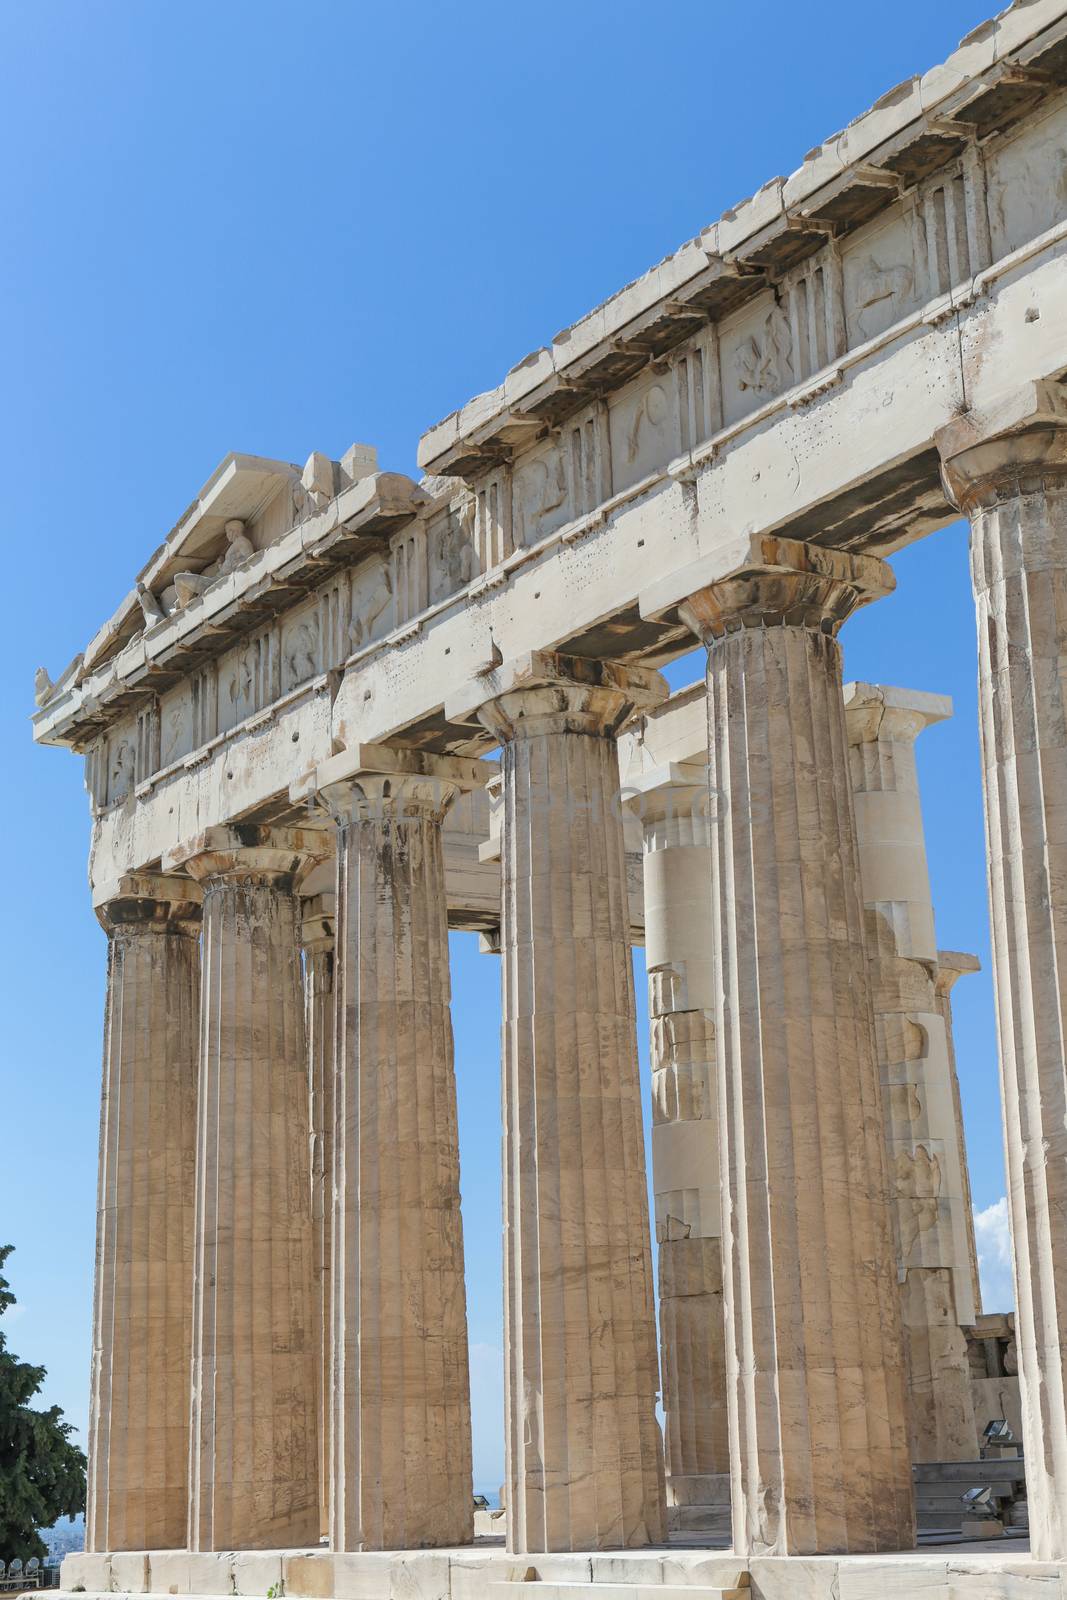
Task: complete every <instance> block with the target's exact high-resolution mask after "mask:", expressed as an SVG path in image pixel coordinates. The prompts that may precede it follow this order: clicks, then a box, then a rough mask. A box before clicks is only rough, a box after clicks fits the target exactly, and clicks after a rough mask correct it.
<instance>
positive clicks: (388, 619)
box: [348, 556, 393, 652]
mask: <svg viewBox="0 0 1067 1600" xmlns="http://www.w3.org/2000/svg"><path fill="white" fill-rule="evenodd" d="M392 626H393V580H392V575H391V573H390V571H389V566H388V564H387V563H386V562H385V561H384V560H383V559H382V558H381V557H380V556H379V557H378V558H377V559H376V560H373V561H367V562H364V564H363V565H362V566H361V567H357V569H356V571H355V573H354V574H353V576H352V620H351V622H350V623H349V626H348V645H349V651H350V652H352V651H355V650H362V649H363V648H364V647H365V646H366V645H368V644H370V643H371V642H372V641H373V640H375V639H380V638H381V637H382V635H383V634H385V633H388V632H389V629H390V628H391V627H392Z"/></svg>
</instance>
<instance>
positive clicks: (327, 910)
mask: <svg viewBox="0 0 1067 1600" xmlns="http://www.w3.org/2000/svg"><path fill="white" fill-rule="evenodd" d="M302 910H303V921H302V923H301V929H300V943H301V947H302V948H303V951H304V1030H305V1033H306V1034H307V1047H308V1114H309V1119H310V1124H311V1130H310V1131H311V1289H312V1315H313V1317H314V1338H315V1344H316V1346H317V1347H318V1350H319V1360H318V1387H317V1391H316V1406H315V1415H316V1421H317V1425H318V1440H319V1532H320V1534H328V1533H329V1531H330V1509H329V1508H330V1459H331V1452H330V1410H331V1402H330V1393H331V1380H330V1350H331V1345H332V1339H331V1319H330V1257H331V1239H332V1233H333V1128H334V1093H335V1074H334V1056H333V1040H334V992H333V964H334V926H335V920H336V917H335V904H334V896H333V895H332V894H317V895H313V896H310V897H309V898H307V899H305V900H304V902H303V906H302Z"/></svg>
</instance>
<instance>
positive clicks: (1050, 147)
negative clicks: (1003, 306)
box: [986, 99, 1067, 259]
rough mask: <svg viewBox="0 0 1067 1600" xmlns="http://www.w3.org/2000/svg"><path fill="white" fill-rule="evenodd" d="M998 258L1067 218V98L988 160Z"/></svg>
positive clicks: (993, 228) (992, 218) (1004, 144)
mask: <svg viewBox="0 0 1067 1600" xmlns="http://www.w3.org/2000/svg"><path fill="white" fill-rule="evenodd" d="M986 166H987V171H988V175H989V222H990V229H991V232H992V244H993V256H994V259H995V258H996V257H998V256H1003V255H1007V254H1008V253H1009V251H1012V250H1017V249H1018V248H1019V246H1020V245H1023V244H1026V242H1027V240H1029V239H1033V238H1035V237H1036V235H1038V234H1039V233H1044V232H1045V230H1046V229H1047V228H1051V227H1053V226H1054V224H1055V223H1057V222H1062V221H1063V219H1064V217H1065V216H1067V99H1061V100H1059V101H1058V103H1057V104H1056V105H1055V106H1054V107H1053V108H1052V109H1051V110H1050V111H1049V113H1048V114H1047V115H1046V116H1044V117H1041V118H1040V119H1038V120H1036V121H1034V122H1031V123H1028V124H1027V125H1025V126H1024V127H1023V128H1022V129H1021V130H1020V131H1019V133H1017V134H1016V135H1015V136H1014V137H1012V138H1009V139H1007V140H1005V142H1004V143H1003V144H1002V145H1001V146H1000V148H999V149H993V150H990V151H989V153H988V154H987V156H986Z"/></svg>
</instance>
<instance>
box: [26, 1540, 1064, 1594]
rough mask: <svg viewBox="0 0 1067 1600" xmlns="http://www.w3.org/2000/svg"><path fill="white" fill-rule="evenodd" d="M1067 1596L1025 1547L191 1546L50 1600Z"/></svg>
mask: <svg viewBox="0 0 1067 1600" xmlns="http://www.w3.org/2000/svg"><path fill="white" fill-rule="evenodd" d="M518 1584H522V1585H524V1588H523V1593H524V1595H525V1596H526V1597H527V1600H580V1597H582V1596H588V1597H589V1600H669V1597H672V1596H673V1597H678V1600H681V1597H683V1596H684V1600H1067V1561H1058V1562H1039V1561H1034V1560H1032V1559H1031V1557H1030V1554H1029V1548H1028V1545H1027V1542H1026V1540H1025V1539H1023V1538H1018V1539H1003V1540H997V1541H995V1542H994V1541H990V1542H987V1543H974V1542H964V1541H955V1542H952V1543H944V1544H935V1543H929V1544H926V1545H924V1547H923V1548H920V1549H919V1550H917V1551H909V1552H907V1553H901V1554H899V1555H895V1554H894V1555H877V1556H860V1555H857V1556H810V1557H801V1556H795V1557H756V1558H754V1559H752V1560H751V1561H749V1562H747V1563H746V1562H744V1561H742V1560H741V1559H739V1558H738V1557H737V1556H733V1555H731V1554H730V1553H729V1552H728V1551H722V1550H714V1549H711V1548H708V1547H707V1546H705V1547H696V1546H694V1545H691V1544H690V1545H680V1544H679V1545H675V1544H671V1545H668V1546H662V1547H656V1548H654V1549H646V1550H619V1551H611V1552H603V1553H600V1554H595V1555H579V1554H569V1555H536V1554H535V1555H509V1554H507V1552H506V1551H505V1550H504V1549H503V1546H502V1543H501V1542H500V1541H493V1540H488V1539H486V1540H479V1541H477V1542H476V1543H475V1544H474V1545H473V1546H470V1547H469V1548H465V1549H455V1550H411V1551H384V1552H378V1551H367V1552H363V1553H357V1554H348V1555H333V1554H331V1553H330V1552H329V1551H327V1550H276V1551H242V1552H223V1553H218V1554H190V1553H189V1552H187V1551H182V1550H160V1551H149V1552H133V1553H123V1554H121V1555H85V1554H80V1555H70V1556H67V1558H66V1560H65V1561H64V1562H63V1569H62V1590H61V1591H60V1592H59V1593H58V1594H57V1595H56V1596H55V1597H54V1600H67V1597H68V1596H69V1597H71V1600H73V1597H74V1596H75V1595H78V1596H80V1597H81V1600H94V1597H95V1596H97V1595H101V1596H102V1595H114V1594H131V1595H134V1594H135V1595H153V1596H156V1595H158V1596H161V1597H162V1596H167V1595H197V1596H222V1595H227V1596H233V1595H247V1596H249V1597H253V1596H255V1597H258V1600H278V1597H280V1596H284V1597H286V1600H289V1597H301V1600H304V1597H306V1600H500V1597H505V1596H507V1595H509V1594H511V1593H512V1592H513V1588H514V1586H515V1585H518Z"/></svg>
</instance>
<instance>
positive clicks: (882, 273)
mask: <svg viewBox="0 0 1067 1600" xmlns="http://www.w3.org/2000/svg"><path fill="white" fill-rule="evenodd" d="M917 242H918V241H917V219H916V215H915V208H914V206H911V205H909V206H907V207H904V206H899V207H898V208H897V209H896V211H895V213H894V215H893V216H892V217H891V218H890V219H889V220H888V221H887V222H886V223H885V224H883V226H881V227H880V228H876V229H874V230H867V229H864V230H863V233H862V234H861V235H860V236H859V237H858V238H857V239H856V241H855V242H854V243H852V244H850V245H849V246H848V247H847V248H846V249H845V250H844V251H843V253H842V271H843V276H844V291H845V323H846V331H847V342H848V345H849V347H850V348H852V347H854V346H856V345H860V344H865V343H866V342H867V340H868V339H876V338H877V337H878V336H879V335H880V334H882V333H884V332H885V331H886V329H887V328H891V327H892V326H893V324H894V323H895V322H899V321H900V320H901V318H902V317H905V316H907V315H908V314H909V312H911V311H914V310H915V309H916V307H917V306H918V305H919V304H920V302H921V284H922V282H923V277H922V274H921V273H920V271H919V266H920V261H918V260H917V250H916V245H917Z"/></svg>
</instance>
